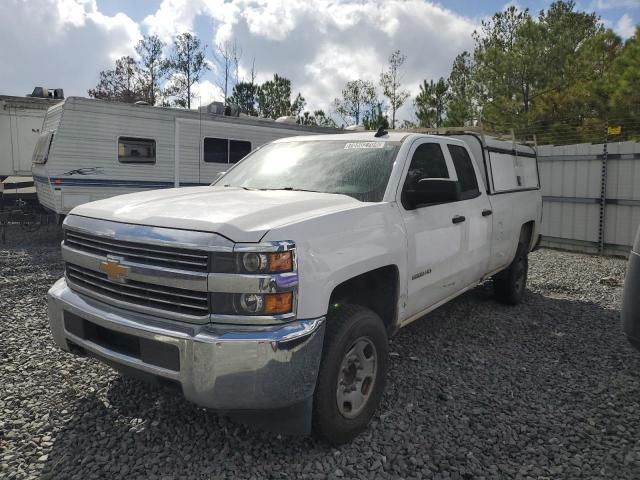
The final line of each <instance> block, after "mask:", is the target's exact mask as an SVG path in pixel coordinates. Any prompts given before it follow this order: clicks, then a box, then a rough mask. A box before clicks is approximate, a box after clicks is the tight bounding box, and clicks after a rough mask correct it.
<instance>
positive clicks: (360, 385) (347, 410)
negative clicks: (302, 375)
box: [336, 337, 378, 418]
mask: <svg viewBox="0 0 640 480" xmlns="http://www.w3.org/2000/svg"><path fill="white" fill-rule="evenodd" d="M377 372H378V352H377V350H376V347H375V345H374V344H373V342H372V341H371V340H370V339H369V338H367V337H360V338H358V339H357V340H356V341H355V342H353V345H351V348H349V350H347V353H346V354H345V356H344V357H343V359H342V363H341V364H340V371H339V373H338V388H337V390H336V400H337V403H338V411H339V412H340V414H341V415H342V416H343V417H345V418H355V417H357V416H358V415H359V414H360V412H362V410H363V409H364V407H365V406H366V405H367V402H368V400H369V398H370V397H371V392H373V387H374V384H375V381H376V374H377Z"/></svg>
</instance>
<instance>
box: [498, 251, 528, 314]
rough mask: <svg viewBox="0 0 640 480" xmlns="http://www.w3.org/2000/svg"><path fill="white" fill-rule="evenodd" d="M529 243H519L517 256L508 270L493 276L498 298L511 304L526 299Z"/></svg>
mask: <svg viewBox="0 0 640 480" xmlns="http://www.w3.org/2000/svg"><path fill="white" fill-rule="evenodd" d="M527 254H528V252H527V244H526V243H524V242H520V243H518V249H517V250H516V256H515V258H514V259H513V261H512V262H511V265H509V267H508V268H507V269H506V270H503V271H502V272H500V273H497V274H496V275H494V277H493V288H494V291H495V294H496V298H497V299H498V300H499V301H500V302H502V303H507V304H509V305H517V304H518V303H521V302H522V301H523V300H524V296H525V291H526V288H527V273H528V271H529V258H528V256H527Z"/></svg>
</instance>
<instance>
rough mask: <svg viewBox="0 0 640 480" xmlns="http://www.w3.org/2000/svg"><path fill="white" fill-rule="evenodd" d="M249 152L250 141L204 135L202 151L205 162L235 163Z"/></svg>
mask: <svg viewBox="0 0 640 480" xmlns="http://www.w3.org/2000/svg"><path fill="white" fill-rule="evenodd" d="M249 152H251V142H247V141H244V140H228V139H226V138H212V137H205V139H204V146H203V153H204V157H203V159H204V161H205V162H206V163H225V164H227V163H236V162H238V161H239V160H241V159H242V158H243V157H245V156H246V155H247V154H248V153H249Z"/></svg>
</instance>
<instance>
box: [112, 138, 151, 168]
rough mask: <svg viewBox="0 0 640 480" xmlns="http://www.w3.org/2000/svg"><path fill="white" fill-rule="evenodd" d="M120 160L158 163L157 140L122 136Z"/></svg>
mask: <svg viewBox="0 0 640 480" xmlns="http://www.w3.org/2000/svg"><path fill="white" fill-rule="evenodd" d="M118 161H119V162H120V163H152V164H153V163H156V141H155V140H153V139H150V138H134V137H120V138H119V139H118Z"/></svg>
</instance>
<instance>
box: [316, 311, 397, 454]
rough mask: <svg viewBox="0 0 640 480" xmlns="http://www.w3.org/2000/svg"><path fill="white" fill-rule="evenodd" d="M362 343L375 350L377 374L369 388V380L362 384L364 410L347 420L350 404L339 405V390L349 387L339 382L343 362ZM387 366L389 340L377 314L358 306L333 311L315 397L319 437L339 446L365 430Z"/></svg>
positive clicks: (353, 413)
mask: <svg viewBox="0 0 640 480" xmlns="http://www.w3.org/2000/svg"><path fill="white" fill-rule="evenodd" d="M362 342H364V344H365V345H367V347H366V348H368V349H370V348H371V346H372V347H374V350H375V351H374V352H373V354H375V358H374V361H375V365H376V368H375V374H374V378H373V380H372V381H371V382H370V383H369V386H368V387H366V385H365V382H366V381H367V380H366V379H365V381H364V382H362V383H363V385H362V386H363V387H364V388H366V389H367V394H368V397H367V399H366V400H365V401H364V402H363V404H362V406H361V407H360V409H361V410H360V411H359V412H349V413H348V414H350V415H354V416H353V417H352V418H347V417H345V416H344V414H343V413H342V412H341V410H343V411H344V410H345V405H348V403H349V402H345V403H343V405H342V407H339V406H338V395H340V393H339V391H338V389H339V388H342V389H343V390H344V389H345V388H347V387H345V386H340V387H339V385H338V382H339V381H341V380H344V378H345V372H346V370H343V369H342V368H341V367H342V366H343V361H348V357H347V353H348V352H350V351H352V348H356V345H358V344H361V343H362ZM367 342H369V343H367ZM369 351H371V350H369ZM388 365H389V340H388V338H387V332H386V330H385V327H384V324H383V322H382V320H381V319H380V317H378V315H376V314H375V313H374V312H372V311H371V310H369V309H368V308H365V307H361V306H359V305H341V306H340V307H338V308H337V309H335V310H333V311H332V312H330V313H329V315H328V316H327V327H326V330H325V339H324V347H323V351H322V360H321V362H320V371H319V373H318V382H317V384H316V391H315V393H314V398H313V429H314V431H315V432H316V434H318V435H319V436H320V437H322V438H324V439H325V440H327V441H328V442H329V443H332V444H334V445H339V444H343V443H346V442H349V441H351V440H352V439H353V438H354V437H356V436H357V435H358V434H359V433H360V432H361V431H363V430H364V429H365V428H366V427H367V425H368V423H369V420H371V417H372V416H373V414H374V412H375V410H376V408H377V407H378V405H379V404H380V399H381V398H382V394H383V392H384V386H385V381H386V376H387V368H388ZM356 375H358V373H357V372H356ZM355 380H357V378H356V379H355ZM354 384H355V383H354ZM341 385H343V384H341ZM342 394H343V395H344V393H342Z"/></svg>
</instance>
